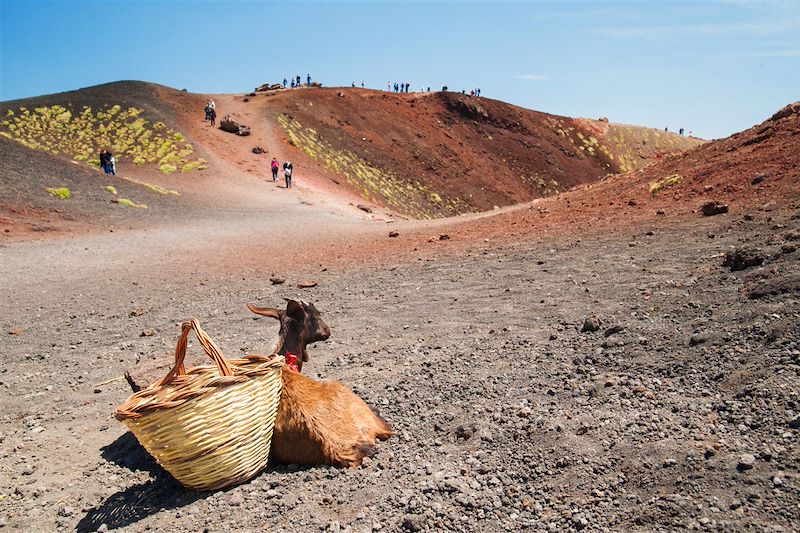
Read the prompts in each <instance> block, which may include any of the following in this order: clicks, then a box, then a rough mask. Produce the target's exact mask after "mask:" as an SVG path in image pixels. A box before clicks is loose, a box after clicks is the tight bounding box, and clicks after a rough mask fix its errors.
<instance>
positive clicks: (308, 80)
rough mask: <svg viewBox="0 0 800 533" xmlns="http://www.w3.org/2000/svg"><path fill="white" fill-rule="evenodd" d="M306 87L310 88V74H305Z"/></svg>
mask: <svg viewBox="0 0 800 533" xmlns="http://www.w3.org/2000/svg"><path fill="white" fill-rule="evenodd" d="M306 85H308V86H309V87H311V74H306Z"/></svg>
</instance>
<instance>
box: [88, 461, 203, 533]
mask: <svg viewBox="0 0 800 533" xmlns="http://www.w3.org/2000/svg"><path fill="white" fill-rule="evenodd" d="M202 497H203V493H201V492H197V491H191V490H186V489H185V488H183V487H182V486H181V484H180V483H178V482H177V481H175V480H174V479H173V478H172V477H171V476H170V475H169V474H167V473H164V474H163V476H161V477H158V478H156V479H154V480H150V481H147V482H145V483H140V484H139V485H135V486H133V487H129V488H127V489H125V490H123V491H120V492H117V493H116V494H113V495H111V496H109V497H108V499H106V501H104V502H103V503H102V504H101V505H99V506H98V507H94V508H92V509H90V510H89V511H88V512H87V513H86V516H84V517H83V518H82V519H81V521H80V522H78V525H77V526H76V528H75V530H76V531H78V532H81V533H82V532H89V531H97V529H98V528H99V527H100V526H101V525H103V524H105V525H106V526H107V527H108V529H109V530H112V529H116V528H120V527H124V526H128V525H131V524H135V523H136V522H138V521H139V520H142V519H144V518H147V517H148V516H150V515H152V514H155V513H158V512H161V511H164V510H166V509H176V508H179V507H183V506H184V505H189V504H190V503H192V502H194V501H195V500H198V499H200V498H202Z"/></svg>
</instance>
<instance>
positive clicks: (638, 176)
mask: <svg viewBox="0 0 800 533" xmlns="http://www.w3.org/2000/svg"><path fill="white" fill-rule="evenodd" d="M712 201H713V202H719V203H722V204H727V205H729V207H730V211H729V214H728V215H726V216H730V217H731V223H732V224H747V223H748V222H747V221H748V219H752V216H754V213H756V212H758V211H762V212H770V211H772V210H774V209H787V208H788V209H790V210H795V211H797V210H800V102H797V103H794V104H791V105H789V106H786V107H785V108H783V109H781V110H780V111H778V112H777V113H775V115H773V116H772V117H771V118H769V119H767V120H765V121H764V122H762V123H761V124H758V125H756V126H753V127H752V128H749V129H747V130H745V131H742V132H739V133H735V134H733V135H731V136H730V137H727V138H725V139H720V140H715V141H711V142H708V143H706V144H704V145H703V146H701V147H699V148H697V149H695V150H691V151H689V152H686V153H684V154H680V155H676V156H672V157H670V158H666V159H665V160H663V161H661V162H659V163H656V164H654V165H650V166H648V167H646V168H643V169H640V170H636V171H631V172H628V173H626V174H618V175H614V176H609V177H606V178H603V179H602V180H600V181H597V182H593V183H588V184H585V185H581V186H579V187H577V188H575V189H573V190H570V191H568V192H567V193H565V194H562V195H559V196H558V197H554V198H548V199H545V200H543V201H541V202H537V203H535V204H533V205H530V206H528V208H527V209H516V210H509V211H508V212H504V213H501V214H500V215H499V216H496V217H488V218H483V219H480V220H475V221H473V222H472V223H470V224H466V225H464V226H463V228H462V231H464V232H472V233H474V234H475V235H479V236H481V237H483V238H485V237H494V236H501V237H509V236H512V237H513V236H523V235H525V234H527V233H528V232H530V231H535V232H537V233H548V234H553V233H560V232H574V231H575V230H576V228H578V227H579V228H581V229H585V230H591V229H593V228H594V229H602V230H605V229H613V228H616V227H619V226H620V225H625V224H642V223H643V222H646V221H653V220H655V219H662V218H663V219H666V220H670V221H672V222H674V223H675V224H677V225H678V227H680V225H681V224H685V223H686V221H687V220H688V221H689V223H693V222H692V221H697V220H698V219H699V218H701V215H700V214H699V213H700V207H701V206H702V205H703V204H704V203H706V202H712ZM745 215H748V216H745ZM767 216H768V215H767ZM795 216H796V215H795ZM711 237H713V235H711Z"/></svg>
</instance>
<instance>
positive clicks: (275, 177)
mask: <svg viewBox="0 0 800 533" xmlns="http://www.w3.org/2000/svg"><path fill="white" fill-rule="evenodd" d="M271 166H272V181H278V168H280V166H281V164H280V163H278V160H277V158H274V157H273V158H272V164H271Z"/></svg>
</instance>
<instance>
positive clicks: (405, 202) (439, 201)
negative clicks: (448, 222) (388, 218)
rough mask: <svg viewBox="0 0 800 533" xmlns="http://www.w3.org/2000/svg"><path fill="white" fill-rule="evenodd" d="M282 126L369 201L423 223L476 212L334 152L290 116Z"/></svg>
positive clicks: (281, 120) (346, 152)
mask: <svg viewBox="0 0 800 533" xmlns="http://www.w3.org/2000/svg"><path fill="white" fill-rule="evenodd" d="M278 124H280V126H281V127H282V128H283V129H284V130H285V131H286V135H287V137H288V139H289V144H291V145H293V146H296V147H298V148H299V149H301V150H302V151H303V152H304V153H305V154H306V155H307V156H308V157H310V158H312V159H316V160H318V161H321V162H322V164H323V166H324V167H325V168H327V169H328V170H330V171H332V172H335V173H336V174H338V175H339V176H341V177H342V178H343V179H344V181H345V182H346V183H347V184H348V185H350V186H351V187H353V188H354V189H356V190H358V191H359V192H360V194H361V196H362V197H363V198H364V199H365V200H371V201H375V202H377V203H383V204H385V205H388V206H391V207H393V208H396V209H398V210H399V211H403V212H405V213H407V214H409V215H411V216H413V217H416V218H423V219H426V218H433V217H436V216H448V215H455V214H460V213H467V212H473V211H475V208H473V207H472V206H470V205H469V204H467V203H466V202H464V201H463V200H462V199H460V198H458V197H446V196H445V195H443V194H442V193H441V192H439V191H435V190H433V189H432V188H431V187H430V186H428V185H424V184H422V183H420V182H419V180H417V179H414V177H412V176H401V175H399V174H397V173H396V172H393V171H391V170H387V169H382V168H379V167H377V166H376V165H374V164H371V163H368V162H367V161H365V160H364V159H363V158H361V157H359V156H358V155H357V154H355V153H353V152H351V151H349V150H338V149H336V148H334V147H333V146H332V145H331V144H330V143H328V142H326V141H325V140H323V139H322V138H321V137H320V136H319V134H318V133H317V132H316V130H314V129H312V128H304V127H303V126H302V125H301V124H300V123H299V122H298V121H296V120H293V119H290V118H289V117H287V116H286V115H278Z"/></svg>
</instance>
